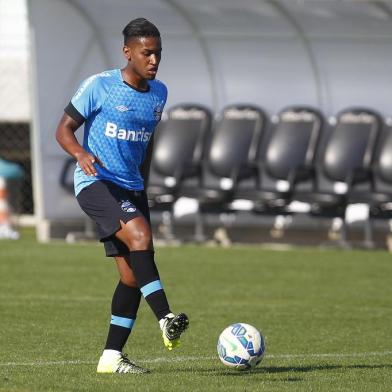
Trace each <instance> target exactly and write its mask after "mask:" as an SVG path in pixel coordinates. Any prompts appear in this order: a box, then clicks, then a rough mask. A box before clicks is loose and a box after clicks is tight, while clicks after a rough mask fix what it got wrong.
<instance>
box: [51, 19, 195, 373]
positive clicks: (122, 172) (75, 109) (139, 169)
mask: <svg viewBox="0 0 392 392" xmlns="http://www.w3.org/2000/svg"><path fill="white" fill-rule="evenodd" d="M123 35H124V47H123V53H124V56H125V58H126V59H127V64H126V66H125V68H123V69H121V70H120V69H114V70H110V71H105V72H102V73H100V74H97V75H94V76H91V77H90V78H88V79H87V80H85V81H84V82H83V83H82V84H81V86H80V88H79V90H78V91H77V92H76V94H75V95H74V96H73V98H72V99H71V102H70V103H69V105H68V106H67V107H66V108H65V113H64V115H63V117H62V118H61V120H60V123H59V125H58V128H57V132H56V139H57V141H58V142H59V144H60V145H61V146H62V147H63V148H64V150H65V151H67V152H68V153H69V154H70V155H72V156H73V157H74V158H75V159H76V160H77V166H76V170H75V177H74V183H75V194H76V197H77V200H78V202H79V204H80V206H81V208H82V209H83V211H84V212H85V213H86V214H87V215H88V216H89V217H90V218H92V219H93V220H94V221H95V222H96V224H97V229H98V233H99V237H100V240H101V242H103V244H104V246H105V251H106V255H107V256H111V257H114V259H115V261H116V265H117V269H118V272H119V275H120V281H119V283H118V285H117V288H116V290H115V292H114V295H113V300H112V317H111V323H110V326H109V333H108V338H107V342H106V346H105V349H104V351H103V354H102V356H101V358H100V360H99V363H98V367H97V372H98V373H145V372H148V370H147V369H143V368H141V367H139V366H137V365H135V364H134V363H132V362H131V361H130V360H129V359H128V358H127V356H126V355H125V354H123V353H122V349H123V347H124V345H125V343H126V341H127V339H128V336H129V334H130V332H131V330H132V327H133V324H134V321H135V319H136V313H137V310H138V307H139V303H140V298H141V295H143V296H144V298H145V299H146V301H147V303H148V305H149V306H150V308H151V310H152V311H153V312H154V314H155V316H156V317H157V319H158V321H159V326H160V328H161V330H162V336H163V342H164V345H165V346H166V347H167V348H168V349H169V350H172V349H173V348H175V347H176V346H178V344H179V338H180V335H181V334H182V332H184V331H185V329H186V328H187V327H188V323H189V321H188V317H187V316H186V315H185V314H184V313H180V314H178V315H177V316H175V315H174V314H173V313H172V312H171V311H170V307H169V304H168V301H167V298H166V295H165V292H164V290H163V288H162V284H161V281H160V278H159V273H158V270H157V267H156V265H155V261H154V250H153V244H152V233H151V227H150V216H149V209H148V203H147V197H146V193H145V191H144V181H145V180H146V179H147V175H148V169H149V165H150V161H151V149H152V139H153V133H154V129H155V127H156V125H157V124H158V122H159V120H160V117H161V113H162V110H163V107H164V105H165V103H166V98H167V89H166V87H165V85H164V84H163V83H161V82H160V81H158V80H155V75H156V74H157V71H158V66H159V62H160V60H161V51H162V48H161V38H160V33H159V31H158V29H157V28H156V27H155V26H154V25H153V24H152V23H150V22H149V21H148V20H146V19H144V18H138V19H135V20H132V21H131V22H130V23H128V25H127V26H126V27H125V28H124V30H123ZM82 123H85V132H84V140H83V146H81V145H80V144H79V143H78V141H77V139H76V137H75V131H76V130H77V129H78V128H79V127H80V126H81V125H82Z"/></svg>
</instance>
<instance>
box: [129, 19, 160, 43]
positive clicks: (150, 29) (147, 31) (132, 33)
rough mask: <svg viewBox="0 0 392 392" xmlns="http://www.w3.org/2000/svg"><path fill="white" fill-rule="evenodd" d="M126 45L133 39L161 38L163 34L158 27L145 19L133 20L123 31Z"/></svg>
mask: <svg viewBox="0 0 392 392" xmlns="http://www.w3.org/2000/svg"><path fill="white" fill-rule="evenodd" d="M122 34H123V36H124V44H126V43H127V42H128V41H129V40H131V39H133V38H141V37H160V36H161V34H160V32H159V30H158V29H157V27H156V26H155V25H154V24H153V23H151V22H150V21H149V20H147V19H145V18H136V19H134V20H131V21H130V22H129V23H128V24H127V25H126V26H125V27H124V30H123V31H122Z"/></svg>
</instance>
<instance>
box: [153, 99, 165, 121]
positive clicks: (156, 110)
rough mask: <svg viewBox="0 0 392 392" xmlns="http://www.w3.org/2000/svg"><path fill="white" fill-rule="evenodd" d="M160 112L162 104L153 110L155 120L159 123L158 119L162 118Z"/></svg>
mask: <svg viewBox="0 0 392 392" xmlns="http://www.w3.org/2000/svg"><path fill="white" fill-rule="evenodd" d="M162 111H163V102H160V103H158V104H157V105H156V106H155V108H154V117H155V120H157V121H160V119H161V117H162Z"/></svg>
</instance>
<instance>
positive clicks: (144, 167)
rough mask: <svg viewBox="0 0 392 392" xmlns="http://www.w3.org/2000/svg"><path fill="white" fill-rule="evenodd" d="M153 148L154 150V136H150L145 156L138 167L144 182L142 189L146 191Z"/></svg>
mask: <svg viewBox="0 0 392 392" xmlns="http://www.w3.org/2000/svg"><path fill="white" fill-rule="evenodd" d="M153 148H154V136H153V135H152V136H151V139H150V141H149V143H148V146H147V150H146V155H145V156H144V160H143V163H142V164H141V166H140V174H141V175H142V178H143V181H144V189H146V188H147V186H148V178H149V175H150V166H151V160H152V151H153Z"/></svg>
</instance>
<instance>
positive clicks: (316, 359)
mask: <svg viewBox="0 0 392 392" xmlns="http://www.w3.org/2000/svg"><path fill="white" fill-rule="evenodd" d="M156 255H157V263H158V265H159V269H160V273H161V278H162V280H163V283H164V285H165V288H166V292H167V294H168V297H169V300H170V302H171V306H172V308H173V310H174V311H177V312H178V311H185V312H187V313H188V315H189V317H190V320H191V327H190V329H189V332H187V333H186V334H184V336H183V339H182V346H181V347H180V348H179V349H178V350H176V351H175V352H168V351H166V350H165V348H164V347H163V344H162V342H161V338H160V334H159V330H158V327H157V323H156V321H155V320H154V318H153V316H152V314H151V312H150V310H149V309H148V307H147V306H146V304H145V303H143V304H142V306H141V309H140V312H139V317H138V320H137V322H136V325H135V328H134V330H133V332H132V335H131V338H130V340H129V342H128V344H127V346H126V350H125V351H126V352H128V354H129V356H130V357H131V358H132V359H134V360H135V361H137V362H138V363H140V364H142V365H144V366H146V367H149V368H150V369H151V370H152V373H151V374H148V375H141V376H140V375H138V376H134V375H97V374H96V373H95V368H96V363H97V360H98V357H99V355H100V353H101V350H102V346H103V344H104V341H105V339H106V332H107V325H108V321H109V317H110V302H111V295H112V292H113V290H114V287H115V285H116V282H117V276H116V272H115V269H114V265H113V264H112V262H111V261H110V260H108V259H106V258H105V257H104V256H103V250H102V249H101V247H100V246H98V245H94V244H91V245H90V244H88V245H86V244H85V245H82V244H81V245H73V246H70V245H66V244H62V243H55V244H49V245H41V244H37V243H36V242H35V240H34V238H33V235H32V233H28V232H26V233H24V235H23V238H22V240H20V241H17V242H11V241H1V242H0V276H1V283H0V391H1V392H12V391H18V392H19V391H20V392H22V391H23V392H24V391H39V392H42V391H62V392H63V391H94V392H98V391H105V392H106V391H116V392H118V391H203V392H205V391H356V392H357V391H371V392H374V391H391V390H392V282H391V276H392V255H390V254H388V253H386V252H381V251H377V252H361V251H320V250H316V249H314V250H312V249H301V250H292V251H285V252H282V251H280V252H279V251H272V250H264V249H261V248H258V247H245V246H244V247H242V246H241V247H234V248H231V249H222V248H205V247H198V246H184V247H178V248H158V249H157V252H156ZM237 321H242V322H247V323H249V324H253V325H255V326H257V327H258V328H260V329H261V330H262V331H263V334H264V336H265V339H266V344H267V350H266V356H265V358H264V360H263V362H262V363H261V366H260V367H259V368H258V369H256V370H255V371H254V372H250V373H241V372H236V371H232V370H230V369H228V368H225V367H224V366H223V365H222V364H221V362H220V361H219V359H218V357H217V354H216V342H217V338H218V335H219V333H220V332H221V330H223V329H224V328H225V327H226V326H227V325H229V324H231V323H233V322H237Z"/></svg>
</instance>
